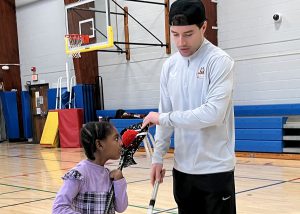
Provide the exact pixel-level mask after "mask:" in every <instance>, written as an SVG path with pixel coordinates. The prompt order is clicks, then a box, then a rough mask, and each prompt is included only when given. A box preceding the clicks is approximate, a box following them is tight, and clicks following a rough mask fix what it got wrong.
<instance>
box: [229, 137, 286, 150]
mask: <svg viewBox="0 0 300 214" xmlns="http://www.w3.org/2000/svg"><path fill="white" fill-rule="evenodd" d="M235 149H236V150H237V151H248V152H283V141H280V140H279V141H255V140H236V147H235Z"/></svg>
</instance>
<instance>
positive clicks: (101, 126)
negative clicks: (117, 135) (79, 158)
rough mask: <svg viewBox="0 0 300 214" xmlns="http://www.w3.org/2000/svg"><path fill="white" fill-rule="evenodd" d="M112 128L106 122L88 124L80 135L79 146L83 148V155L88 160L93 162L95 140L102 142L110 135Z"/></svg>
mask: <svg viewBox="0 0 300 214" xmlns="http://www.w3.org/2000/svg"><path fill="white" fill-rule="evenodd" d="M113 129H114V126H113V125H112V124H111V123H109V122H106V121H101V122H89V123H87V124H86V125H85V126H84V127H83V128H82V129H81V133H80V138H81V145H82V146H83V148H84V151H85V155H86V156H87V158H88V159H90V160H95V156H94V153H95V152H96V140H97V139H98V140H104V139H106V137H107V136H109V135H110V134H112V132H113Z"/></svg>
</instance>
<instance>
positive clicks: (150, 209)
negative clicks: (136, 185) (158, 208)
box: [147, 180, 159, 214]
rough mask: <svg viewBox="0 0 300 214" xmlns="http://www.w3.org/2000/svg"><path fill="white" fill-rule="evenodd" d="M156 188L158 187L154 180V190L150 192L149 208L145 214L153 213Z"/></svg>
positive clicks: (157, 182)
mask: <svg viewBox="0 0 300 214" xmlns="http://www.w3.org/2000/svg"><path fill="white" fill-rule="evenodd" d="M158 187H159V181H158V180H156V181H155V183H154V188H153V190H152V195H151V199H150V202H149V208H148V211H147V214H152V213H153V209H154V205H155V201H156V196H157V192H158Z"/></svg>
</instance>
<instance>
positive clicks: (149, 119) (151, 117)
mask: <svg viewBox="0 0 300 214" xmlns="http://www.w3.org/2000/svg"><path fill="white" fill-rule="evenodd" d="M148 124H149V125H153V124H155V125H159V113H157V112H150V113H149V114H148V115H147V116H146V117H145V118H144V120H143V125H142V127H141V128H142V129H143V128H145V126H147V125H148Z"/></svg>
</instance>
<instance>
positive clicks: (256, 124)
mask: <svg viewBox="0 0 300 214" xmlns="http://www.w3.org/2000/svg"><path fill="white" fill-rule="evenodd" d="M286 120H287V117H278V116H277V117H235V128H236V129H243V128H245V129H258V128H261V129H281V128H282V127H283V125H284V124H285V123H286Z"/></svg>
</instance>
